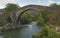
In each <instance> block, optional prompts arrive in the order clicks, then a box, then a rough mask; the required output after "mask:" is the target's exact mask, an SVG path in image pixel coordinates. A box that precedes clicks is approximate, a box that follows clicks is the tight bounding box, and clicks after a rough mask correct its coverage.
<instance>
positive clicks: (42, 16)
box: [37, 11, 48, 25]
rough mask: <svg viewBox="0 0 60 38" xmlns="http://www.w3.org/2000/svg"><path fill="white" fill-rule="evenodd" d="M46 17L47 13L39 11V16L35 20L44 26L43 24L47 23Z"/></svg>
mask: <svg viewBox="0 0 60 38" xmlns="http://www.w3.org/2000/svg"><path fill="white" fill-rule="evenodd" d="M47 15H48V12H46V11H41V13H40V15H39V17H38V19H37V22H38V24H40V25H44V24H45V23H47V21H48V17H47Z"/></svg>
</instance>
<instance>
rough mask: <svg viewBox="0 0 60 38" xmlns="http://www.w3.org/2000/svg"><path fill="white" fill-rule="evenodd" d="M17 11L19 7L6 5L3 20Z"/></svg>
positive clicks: (10, 4)
mask: <svg viewBox="0 0 60 38" xmlns="http://www.w3.org/2000/svg"><path fill="white" fill-rule="evenodd" d="M18 9H19V6H18V5H16V4H12V3H8V4H7V5H6V8H5V9H4V15H5V20H7V18H8V17H9V16H10V15H12V16H13V14H14V13H15V12H16V11H17V10H18Z"/></svg>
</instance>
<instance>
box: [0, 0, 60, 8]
mask: <svg viewBox="0 0 60 38" xmlns="http://www.w3.org/2000/svg"><path fill="white" fill-rule="evenodd" d="M7 3H14V4H17V5H19V6H20V7H23V6H26V5H29V4H34V5H43V6H49V5H50V4H51V3H57V4H60V0H0V9H3V8H5V7H6V4H7Z"/></svg>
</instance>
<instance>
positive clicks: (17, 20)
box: [16, 8, 40, 23]
mask: <svg viewBox="0 0 60 38" xmlns="http://www.w3.org/2000/svg"><path fill="white" fill-rule="evenodd" d="M28 10H34V11H37V12H40V10H39V9H36V8H27V9H25V10H23V11H22V12H20V14H19V15H18V17H17V19H16V22H17V23H19V20H20V18H21V16H22V15H23V13H24V12H25V11H28Z"/></svg>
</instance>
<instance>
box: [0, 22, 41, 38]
mask: <svg viewBox="0 0 60 38" xmlns="http://www.w3.org/2000/svg"><path fill="white" fill-rule="evenodd" d="M40 30H41V29H40V26H38V25H37V23H36V22H32V23H30V24H28V27H24V28H22V29H18V30H11V31H6V32H3V33H2V34H0V38H32V35H33V34H36V33H38V32H39V31H40Z"/></svg>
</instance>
